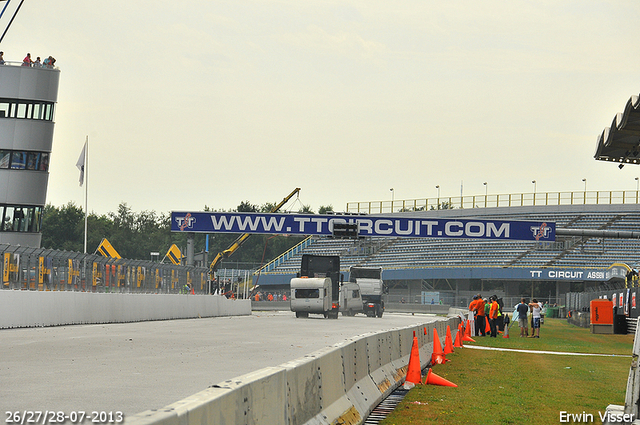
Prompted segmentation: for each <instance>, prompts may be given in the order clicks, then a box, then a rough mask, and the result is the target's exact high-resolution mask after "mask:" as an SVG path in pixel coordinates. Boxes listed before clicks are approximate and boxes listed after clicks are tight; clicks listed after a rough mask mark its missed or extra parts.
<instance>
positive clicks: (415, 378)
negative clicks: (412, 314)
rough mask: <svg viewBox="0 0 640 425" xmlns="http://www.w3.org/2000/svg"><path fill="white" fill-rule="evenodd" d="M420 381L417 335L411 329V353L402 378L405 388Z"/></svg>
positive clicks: (411, 386) (409, 387)
mask: <svg viewBox="0 0 640 425" xmlns="http://www.w3.org/2000/svg"><path fill="white" fill-rule="evenodd" d="M421 383H422V371H421V370H420V351H419V350H418V337H416V332H415V331H413V343H412V344H411V355H410V356H409V366H408V368H407V377H406V378H405V380H404V388H405V389H406V390H408V389H411V388H413V387H414V386H415V385H416V384H421Z"/></svg>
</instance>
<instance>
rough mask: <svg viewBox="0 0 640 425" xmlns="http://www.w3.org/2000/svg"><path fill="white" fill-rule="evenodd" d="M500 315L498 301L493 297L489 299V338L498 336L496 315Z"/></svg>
mask: <svg viewBox="0 0 640 425" xmlns="http://www.w3.org/2000/svg"><path fill="white" fill-rule="evenodd" d="M499 313H500V307H499V306H498V300H497V299H496V298H495V296H492V297H491V307H490V309H489V326H490V327H491V337H492V338H497V336H498V314H499Z"/></svg>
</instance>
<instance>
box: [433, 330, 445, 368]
mask: <svg viewBox="0 0 640 425" xmlns="http://www.w3.org/2000/svg"><path fill="white" fill-rule="evenodd" d="M446 361H447V358H446V357H445V355H444V351H442V345H441V344H440V337H439V336H438V330H437V329H436V328H433V353H431V364H444V363H445V362H446Z"/></svg>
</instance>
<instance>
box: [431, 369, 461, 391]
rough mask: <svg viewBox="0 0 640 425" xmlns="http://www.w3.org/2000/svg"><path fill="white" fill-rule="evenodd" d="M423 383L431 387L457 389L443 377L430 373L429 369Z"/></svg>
mask: <svg viewBox="0 0 640 425" xmlns="http://www.w3.org/2000/svg"><path fill="white" fill-rule="evenodd" d="M424 383H425V384H431V385H442V386H443V387H457V385H456V384H454V383H453V382H451V381H448V380H446V379H444V378H443V377H441V376H438V375H436V374H435V373H433V372H431V369H429V372H427V379H425V380H424Z"/></svg>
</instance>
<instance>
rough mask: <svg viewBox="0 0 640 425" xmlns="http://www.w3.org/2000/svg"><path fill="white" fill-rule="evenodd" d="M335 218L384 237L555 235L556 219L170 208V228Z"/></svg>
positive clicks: (321, 228) (320, 229)
mask: <svg viewBox="0 0 640 425" xmlns="http://www.w3.org/2000/svg"><path fill="white" fill-rule="evenodd" d="M334 223H351V224H353V223H357V224H358V234H359V235H360V236H362V237H365V236H385V237H412V238H419V237H429V238H434V237H435V238H470V239H504V240H509V239H510V240H525V241H544V242H550V241H554V240H555V234H556V232H555V229H556V226H555V223H552V222H539V221H500V220H459V219H446V220H444V219H442V220H441V219H427V218H424V219H423V218H416V217H399V216H386V217H385V216H354V215H315V214H267V213H264V214H261V213H235V212H220V213H218V212H177V211H173V212H172V213H171V231H172V232H195V233H262V234H288V235H318V236H330V235H332V232H333V224H334Z"/></svg>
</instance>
